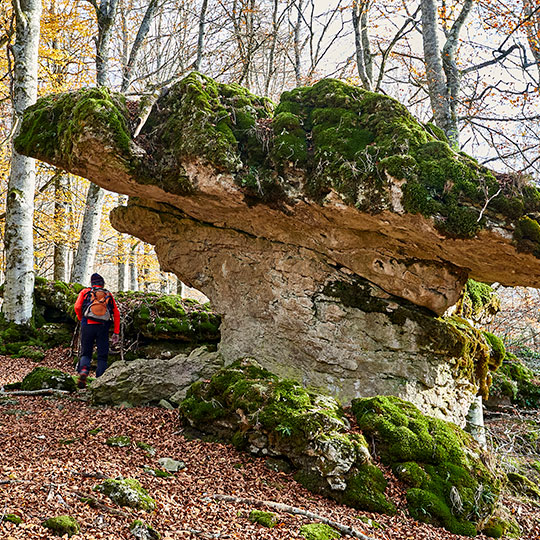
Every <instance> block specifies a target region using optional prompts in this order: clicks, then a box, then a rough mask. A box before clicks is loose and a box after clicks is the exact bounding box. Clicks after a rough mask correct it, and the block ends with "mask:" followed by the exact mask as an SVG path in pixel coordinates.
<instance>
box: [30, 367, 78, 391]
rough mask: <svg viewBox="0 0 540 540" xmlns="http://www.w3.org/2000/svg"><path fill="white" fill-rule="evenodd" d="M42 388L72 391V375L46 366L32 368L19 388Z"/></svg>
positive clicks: (73, 386) (74, 386)
mask: <svg viewBox="0 0 540 540" xmlns="http://www.w3.org/2000/svg"><path fill="white" fill-rule="evenodd" d="M43 388H54V389H56V390H67V391H68V392H74V391H75V390H76V385H75V381H74V380H73V377H72V376H71V375H69V374H68V373H64V372H63V371H60V370H59V369H51V368H47V367H37V368H35V369H33V370H32V371H31V372H30V373H29V374H28V375H26V377H25V378H24V379H23V380H22V384H21V390H42V389H43Z"/></svg>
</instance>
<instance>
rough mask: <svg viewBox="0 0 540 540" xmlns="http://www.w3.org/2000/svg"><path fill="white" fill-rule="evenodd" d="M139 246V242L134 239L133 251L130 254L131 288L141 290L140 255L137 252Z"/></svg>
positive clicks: (131, 289)
mask: <svg viewBox="0 0 540 540" xmlns="http://www.w3.org/2000/svg"><path fill="white" fill-rule="evenodd" d="M138 248H139V242H138V241H134V242H133V244H132V246H131V253H130V255H129V290H130V291H138V290H139V271H138V266H137V265H138V260H137V259H138V257H137V252H138Z"/></svg>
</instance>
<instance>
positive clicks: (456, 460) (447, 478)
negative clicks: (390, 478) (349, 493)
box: [352, 396, 500, 536]
mask: <svg viewBox="0 0 540 540" xmlns="http://www.w3.org/2000/svg"><path fill="white" fill-rule="evenodd" d="M352 410H353V412H354V414H355V417H356V419H357V421H358V426H359V427H360V429H361V430H362V431H363V432H364V433H365V434H366V435H371V436H372V437H373V438H374V439H375V441H376V444H377V450H378V452H379V453H380V455H381V458H382V460H383V463H385V464H387V465H389V466H391V467H392V468H393V471H394V472H395V474H396V476H397V477H398V478H399V479H401V480H402V481H403V482H405V483H406V484H407V485H408V486H409V489H408V491H407V502H408V507H409V511H410V513H411V515H412V516H413V517H414V518H415V519H419V520H421V521H425V522H428V523H432V524H434V525H438V526H443V527H445V528H446V529H448V530H449V531H451V532H453V533H456V534H463V535H467V536H474V535H476V532H477V525H479V524H480V523H481V522H482V520H484V519H486V518H487V517H489V516H491V514H492V513H493V511H494V508H495V503H496V501H497V499H498V496H499V492H500V479H499V478H498V477H497V475H496V474H495V473H494V472H493V471H491V470H489V469H488V468H487V467H486V466H485V465H484V463H483V462H482V460H481V459H480V455H481V449H480V448H479V447H478V445H477V444H476V443H475V442H474V441H473V439H472V438H471V437H470V435H468V434H467V433H465V432H464V431H462V430H461V429H459V428H458V427H457V426H455V425H454V424H451V423H449V422H445V421H443V420H439V419H436V418H432V417H429V416H424V415H422V414H421V413H420V411H419V410H418V409H417V408H416V407H415V406H414V405H412V404H411V403H409V402H406V401H403V400H401V399H399V398H396V397H391V396H387V397H382V396H379V397H375V398H366V399H357V400H353V403H352Z"/></svg>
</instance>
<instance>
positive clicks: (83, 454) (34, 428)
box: [0, 349, 540, 540]
mask: <svg viewBox="0 0 540 540" xmlns="http://www.w3.org/2000/svg"><path fill="white" fill-rule="evenodd" d="M41 365H47V366H49V367H56V368H59V369H62V370H64V371H67V372H71V373H74V369H73V365H72V362H71V360H70V359H69V356H68V355H67V353H66V352H65V351H62V350H61V349H57V350H52V351H50V352H49V354H48V355H47V357H46V359H45V360H44V362H43V363H41ZM34 367H36V364H35V363H33V362H31V361H30V360H27V359H13V358H6V357H0V386H1V385H2V384H5V383H10V382H15V381H20V380H22V378H23V377H24V376H25V375H26V374H27V373H28V372H30V371H31V370H32V369H33V368H34ZM14 399H15V398H14ZM87 399H88V397H87V392H84V391H83V392H79V393H77V394H76V395H73V396H67V397H66V396H61V397H45V396H42V397H37V396H33V397H28V396H18V397H17V398H16V402H12V403H8V404H4V405H1V404H0V518H2V517H3V516H4V515H6V514H16V515H18V516H20V517H21V518H22V519H23V523H22V524H20V525H14V524H12V523H9V522H6V521H2V520H1V519H0V538H1V539H3V540H12V539H25V540H26V539H38V538H39V539H44V538H54V536H52V534H51V533H50V531H48V529H45V528H44V527H43V526H42V525H41V523H42V522H43V521H44V520H45V519H48V518H50V517H54V516H58V515H64V514H68V515H71V516H73V517H74V518H76V519H77V520H78V522H79V523H80V525H81V531H80V533H79V534H77V535H74V536H72V537H71V538H72V539H73V540H82V539H85V540H92V539H97V538H103V539H133V538H134V537H133V535H132V534H131V532H130V531H129V525H130V524H131V522H132V521H133V520H134V519H142V520H144V521H145V522H146V523H148V524H150V525H152V526H153V527H154V528H155V529H156V530H157V531H159V532H160V533H161V537H162V539H164V540H180V539H182V540H183V539H195V538H220V539H270V538H271V539H291V538H303V537H302V536H300V534H299V530H300V527H301V526H302V525H303V524H305V523H309V522H312V521H313V520H309V519H307V518H305V517H302V516H299V515H293V514H290V513H285V512H278V524H277V526H276V527H274V528H272V529H269V528H265V527H262V526H260V525H257V524H253V523H251V522H250V521H249V519H248V515H249V512H250V510H252V509H253V508H255V506H254V505H250V504H243V503H229V502H223V501H217V500H215V499H213V498H212V496H213V495H215V494H226V495H233V496H236V497H247V498H250V499H256V500H258V501H274V502H278V503H283V504H287V505H290V506H294V507H296V508H302V509H305V510H309V511H311V512H314V513H316V514H319V515H322V516H325V517H327V518H329V519H331V520H333V521H336V522H339V523H342V524H344V525H348V526H351V527H353V528H355V529H356V530H358V531H360V532H361V533H363V534H364V535H366V536H367V537H369V538H372V539H373V540H424V539H430V540H456V539H459V538H465V537H462V536H458V535H454V534H451V533H449V532H447V531H445V530H444V529H440V528H435V527H432V526H430V525H426V524H424V523H419V522H417V521H414V520H413V519H411V518H410V517H408V515H407V511H406V508H405V498H404V491H403V489H402V487H401V486H400V485H399V484H398V483H397V482H396V481H395V479H394V478H392V476H391V474H390V473H389V474H388V478H389V480H390V481H389V487H388V491H387V493H388V496H389V497H391V498H392V500H394V502H396V504H397V505H398V508H399V511H398V514H397V515H396V516H392V517H391V516H385V515H379V514H371V513H368V512H360V511H357V510H354V509H352V508H348V507H346V506H342V505H339V504H337V503H335V502H333V501H331V500H328V499H326V498H324V497H321V496H318V495H314V494H313V493H310V492H309V491H307V490H306V489H304V488H303V487H302V486H301V485H299V484H298V483H296V482H295V481H294V479H293V478H292V475H290V474H285V473H282V472H274V471H271V470H270V469H269V468H267V466H266V465H265V461H264V460H263V459H261V458H254V457H251V456H250V455H248V454H246V453H242V452H239V451H237V450H235V449H234V448H233V447H232V446H230V445H225V444H221V443H217V442H203V441H201V440H189V439H188V438H186V437H185V436H184V434H183V432H182V428H181V426H180V425H179V423H178V420H177V413H176V412H175V411H174V410H172V411H171V410H167V409H163V408H157V407H134V408H128V409H126V408H111V407H94V406H92V405H90V404H89V403H88V401H87ZM498 422H499V424H500V422H501V421H500V420H499V421H498ZM501 429H503V428H501ZM503 430H504V429H503ZM118 435H127V436H129V437H130V438H131V441H132V443H131V445H130V446H127V447H122V448H115V447H110V446H107V445H106V444H105V441H106V439H107V438H108V437H111V436H118ZM137 442H144V443H147V444H150V445H151V446H152V447H153V448H154V449H155V450H156V454H155V455H154V456H150V455H149V454H148V453H147V452H146V451H145V450H143V449H142V448H139V447H138V446H137V445H136V443H137ZM161 457H170V458H173V459H177V460H182V461H183V462H185V464H186V468H185V469H183V470H181V471H179V472H177V473H175V474H174V476H172V477H169V478H156V477H154V476H151V475H150V474H148V473H147V472H145V471H144V467H151V468H155V467H156V466H157V459H158V458H161ZM120 476H121V477H133V478H137V479H138V480H139V481H140V482H141V484H142V485H143V487H145V488H146V489H147V490H148V492H149V494H150V495H151V496H152V497H153V498H155V499H156V501H157V508H156V510H155V511H154V512H151V513H145V512H142V511H135V510H131V509H129V508H121V509H120V508H119V507H117V506H115V505H114V504H112V503H111V502H110V500H109V499H107V498H106V497H105V496H103V495H101V494H99V493H96V492H95V491H93V487H94V486H95V485H96V484H98V483H100V482H101V481H102V480H101V478H104V477H109V478H115V477H120ZM84 495H88V496H89V497H91V498H94V499H97V500H98V501H99V503H100V504H99V505H98V506H97V507H96V506H95V505H94V507H91V506H90V505H89V504H87V503H85V502H82V500H81V496H83V497H84ZM503 504H504V506H506V508H507V509H508V510H509V511H510V512H511V513H512V514H513V515H514V516H515V517H516V519H517V520H518V522H519V523H520V525H521V527H522V528H523V531H524V533H523V535H522V537H521V538H523V539H525V540H534V539H540V508H538V507H535V506H533V505H532V504H526V503H524V502H522V501H519V500H517V499H514V498H511V497H510V496H506V497H505V498H504V499H503ZM259 509H265V508H259ZM118 510H121V513H118ZM344 538H348V537H344ZM476 538H478V539H479V540H480V539H485V538H486V537H484V536H483V535H479V536H477V537H476Z"/></svg>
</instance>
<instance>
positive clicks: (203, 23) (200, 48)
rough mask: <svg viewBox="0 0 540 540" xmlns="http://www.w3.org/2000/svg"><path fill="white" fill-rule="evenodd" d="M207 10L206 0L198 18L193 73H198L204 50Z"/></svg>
mask: <svg viewBox="0 0 540 540" xmlns="http://www.w3.org/2000/svg"><path fill="white" fill-rule="evenodd" d="M207 9H208V0H203V3H202V6H201V13H200V16H199V35H198V37H197V58H196V60H195V71H200V69H201V63H202V58H203V50H204V34H205V28H206V11H207Z"/></svg>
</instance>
